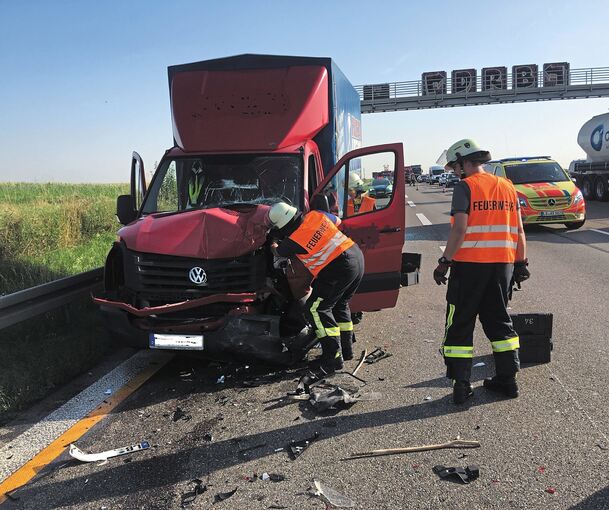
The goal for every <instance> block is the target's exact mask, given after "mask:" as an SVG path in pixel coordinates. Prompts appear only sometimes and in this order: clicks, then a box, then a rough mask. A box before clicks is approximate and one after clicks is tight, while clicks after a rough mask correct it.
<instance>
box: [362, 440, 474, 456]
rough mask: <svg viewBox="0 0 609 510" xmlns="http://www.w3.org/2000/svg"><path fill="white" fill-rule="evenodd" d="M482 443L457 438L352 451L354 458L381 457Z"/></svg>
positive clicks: (466, 446)
mask: <svg viewBox="0 0 609 510" xmlns="http://www.w3.org/2000/svg"><path fill="white" fill-rule="evenodd" d="M479 447H480V443H479V442H478V441H464V440H462V439H455V440H454V441H449V442H448V443H442V444H428V445H423V446H409V447H407V448H389V449H385V450H372V451H369V452H361V453H352V454H351V457H352V458H360V457H379V456H381V455H396V454H398V453H412V452H426V451H428V450H442V449H443V448H479Z"/></svg>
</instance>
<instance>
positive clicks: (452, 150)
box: [446, 138, 491, 167]
mask: <svg viewBox="0 0 609 510" xmlns="http://www.w3.org/2000/svg"><path fill="white" fill-rule="evenodd" d="M466 157H469V158H470V159H476V160H477V161H490V160H491V154H490V152H489V151H486V150H484V149H481V148H480V147H479V146H478V144H477V143H476V142H474V140H472V139H470V138H465V139H463V140H459V141H458V142H455V143H453V144H452V145H451V146H450V147H449V148H448V150H447V151H446V166H449V167H452V166H453V165H454V164H455V163H457V162H458V161H460V160H462V159H464V158H466Z"/></svg>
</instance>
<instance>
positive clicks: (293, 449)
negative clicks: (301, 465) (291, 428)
mask: <svg viewBox="0 0 609 510" xmlns="http://www.w3.org/2000/svg"><path fill="white" fill-rule="evenodd" d="M317 439H319V432H315V434H314V435H313V436H311V437H309V438H308V439H302V440H300V441H293V440H292V441H291V442H290V444H289V445H288V446H287V448H288V452H289V454H290V457H291V459H292V460H296V459H297V458H298V457H300V456H301V455H302V453H303V452H304V451H305V450H306V449H307V448H308V447H309V446H310V444H311V443H312V442H313V441H317Z"/></svg>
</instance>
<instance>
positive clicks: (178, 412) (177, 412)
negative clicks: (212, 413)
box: [172, 407, 192, 422]
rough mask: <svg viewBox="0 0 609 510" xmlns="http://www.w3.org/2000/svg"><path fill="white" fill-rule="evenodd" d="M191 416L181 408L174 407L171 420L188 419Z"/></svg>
mask: <svg viewBox="0 0 609 510" xmlns="http://www.w3.org/2000/svg"><path fill="white" fill-rule="evenodd" d="M191 418H192V417H191V416H190V415H189V414H186V413H185V412H184V411H183V410H182V408H180V407H176V410H175V411H174V412H173V417H172V420H173V421H174V422H176V421H180V420H184V421H188V420H190V419H191Z"/></svg>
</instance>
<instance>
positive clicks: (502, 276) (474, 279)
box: [442, 262, 520, 381]
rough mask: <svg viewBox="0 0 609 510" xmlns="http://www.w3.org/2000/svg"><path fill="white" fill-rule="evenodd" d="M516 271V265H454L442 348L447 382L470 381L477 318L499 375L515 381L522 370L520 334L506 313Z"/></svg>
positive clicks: (450, 279)
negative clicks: (448, 379)
mask: <svg viewBox="0 0 609 510" xmlns="http://www.w3.org/2000/svg"><path fill="white" fill-rule="evenodd" d="M513 271H514V266H513V264H499V263H485V264H483V263H472V262H453V265H452V267H451V269H450V278H449V280H448V290H447V292H446V301H447V302H448V304H447V307H446V330H445V335H444V343H443V345H442V351H443V354H444V361H445V362H446V367H447V373H446V376H447V377H448V378H450V379H454V380H464V381H469V380H470V376H471V366H472V357H473V340H474V326H475V324H476V315H478V316H479V318H480V322H481V323H482V328H483V329H484V333H485V334H486V336H487V338H488V339H489V340H490V341H491V345H492V347H493V356H494V358H495V367H496V370H497V375H498V376H499V377H512V376H514V375H515V374H516V372H517V371H518V370H519V368H520V362H519V359H518V346H519V339H518V334H517V333H516V331H515V330H514V327H513V325H512V320H511V318H510V316H509V314H508V312H507V305H508V291H509V288H510V285H511V280H512V273H513Z"/></svg>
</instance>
